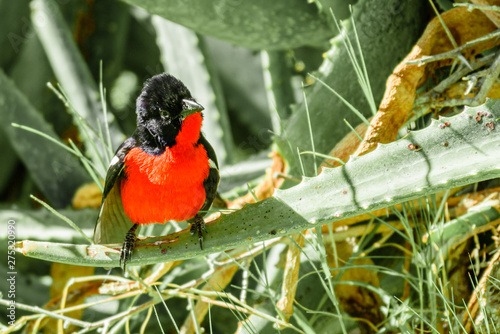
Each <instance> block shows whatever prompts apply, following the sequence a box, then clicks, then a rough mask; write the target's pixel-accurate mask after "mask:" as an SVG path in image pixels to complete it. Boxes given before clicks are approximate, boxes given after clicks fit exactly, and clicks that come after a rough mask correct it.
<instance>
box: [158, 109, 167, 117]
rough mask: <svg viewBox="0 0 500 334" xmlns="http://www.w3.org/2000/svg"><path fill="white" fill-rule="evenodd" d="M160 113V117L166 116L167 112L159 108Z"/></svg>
mask: <svg viewBox="0 0 500 334" xmlns="http://www.w3.org/2000/svg"><path fill="white" fill-rule="evenodd" d="M160 115H161V117H167V116H168V112H167V111H166V110H160Z"/></svg>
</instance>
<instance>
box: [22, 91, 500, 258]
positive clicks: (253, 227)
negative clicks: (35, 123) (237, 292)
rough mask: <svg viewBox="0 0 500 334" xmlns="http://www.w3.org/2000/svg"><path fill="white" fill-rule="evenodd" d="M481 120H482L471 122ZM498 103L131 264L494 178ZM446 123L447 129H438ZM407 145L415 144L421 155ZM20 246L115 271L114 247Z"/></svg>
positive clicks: (141, 247)
mask: <svg viewBox="0 0 500 334" xmlns="http://www.w3.org/2000/svg"><path fill="white" fill-rule="evenodd" d="M478 114H480V115H483V116H481V120H480V121H479V122H478V121H476V119H475V118H476V116H477V115H478ZM498 119H500V100H488V101H487V103H486V104H485V105H483V106H480V107H477V108H466V109H465V111H464V112H463V113H462V114H460V115H457V116H455V117H451V118H442V119H441V120H439V121H434V122H433V123H432V124H431V125H430V126H429V127H428V128H426V129H424V130H421V131H415V132H412V133H410V134H409V135H407V136H406V137H405V138H403V139H401V140H398V141H396V142H393V143H390V144H387V145H380V146H379V147H378V148H377V149H376V150H374V151H373V152H371V153H369V154H366V155H363V156H361V157H357V158H354V159H351V160H350V161H349V162H348V163H346V164H345V165H344V166H342V167H338V168H331V169H325V170H324V171H323V172H322V173H321V174H320V175H319V176H318V177H314V178H305V179H304V180H303V182H302V183H301V184H299V185H297V186H295V187H293V188H290V189H287V190H277V191H276V193H275V195H274V196H273V197H271V198H268V199H266V200H264V201H262V202H259V203H256V204H250V205H247V206H245V207H244V208H243V209H241V210H239V211H236V212H234V213H232V214H223V215H222V217H220V218H219V219H217V220H216V221H214V222H212V223H210V224H208V226H207V230H208V233H207V234H206V236H205V240H204V242H203V245H204V249H203V250H200V248H199V245H198V240H197V238H196V237H193V236H191V235H190V233H189V231H187V230H184V231H181V232H177V233H173V234H170V235H168V236H163V237H151V238H147V239H144V240H140V241H138V242H137V245H136V250H135V252H134V255H133V257H132V260H131V261H130V265H139V264H141V265H144V264H150V263H159V262H165V261H175V260H180V259H187V258H192V257H196V256H201V255H206V254H209V253H215V252H221V251H225V250H228V249H232V248H235V247H240V246H244V245H248V244H252V243H255V242H260V241H264V240H269V239H272V238H275V237H279V236H283V235H285V234H289V233H294V232H298V231H303V230H305V229H308V228H310V227H313V226H320V225H322V224H326V223H331V222H335V221H338V220H341V219H344V218H349V217H354V216H357V215H360V214H362V213H366V212H370V211H373V210H376V209H381V208H386V207H390V206H392V205H395V204H398V203H402V202H405V201H409V200H412V199H415V198H418V197H422V196H427V195H430V194H434V193H436V192H439V191H442V190H445V189H450V188H454V187H459V186H463V185H467V184H471V183H475V182H480V181H484V180H488V179H492V178H496V177H499V176H500V154H498V148H499V147H500V126H499V125H498V121H497V120H498ZM445 122H449V123H450V125H449V126H447V127H439V124H443V123H445ZM411 145H413V146H414V145H418V146H420V148H421V149H420V150H415V149H412V148H411V147H412V146H411ZM120 247H121V245H115V251H110V249H109V248H106V247H104V246H91V247H88V246H86V245H68V244H54V243H36V242H30V241H24V242H19V243H18V244H17V250H18V251H20V252H23V254H25V255H27V256H31V257H36V258H40V259H45V260H49V261H57V262H63V263H70V264H79V265H87V266H104V267H113V266H118V257H119V248H120Z"/></svg>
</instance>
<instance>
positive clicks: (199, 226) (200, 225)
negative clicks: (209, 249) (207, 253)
mask: <svg viewBox="0 0 500 334" xmlns="http://www.w3.org/2000/svg"><path fill="white" fill-rule="evenodd" d="M190 233H191V235H195V234H198V241H199V243H200V249H203V233H208V232H207V225H206V224H205V220H204V219H203V217H202V216H200V215H196V216H195V217H194V218H193V222H192V223H191V229H190Z"/></svg>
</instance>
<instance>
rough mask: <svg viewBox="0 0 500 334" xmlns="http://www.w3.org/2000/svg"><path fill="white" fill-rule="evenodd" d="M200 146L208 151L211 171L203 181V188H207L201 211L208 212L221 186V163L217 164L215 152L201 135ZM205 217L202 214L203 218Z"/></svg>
mask: <svg viewBox="0 0 500 334" xmlns="http://www.w3.org/2000/svg"><path fill="white" fill-rule="evenodd" d="M198 144H201V145H203V146H204V147H205V150H207V155H208V160H209V162H210V171H209V173H208V177H207V178H206V179H205V181H203V186H204V187H205V196H206V198H205V204H203V207H202V208H201V209H200V211H205V212H206V211H208V209H210V206H211V205H212V202H213V201H214V198H215V196H216V195H217V186H218V185H219V179H220V176H219V163H218V162H217V156H216V155H215V151H214V149H213V147H212V145H210V143H209V142H208V140H206V139H205V137H204V136H203V134H200V139H199V140H198ZM203 215H205V214H204V213H202V216H203Z"/></svg>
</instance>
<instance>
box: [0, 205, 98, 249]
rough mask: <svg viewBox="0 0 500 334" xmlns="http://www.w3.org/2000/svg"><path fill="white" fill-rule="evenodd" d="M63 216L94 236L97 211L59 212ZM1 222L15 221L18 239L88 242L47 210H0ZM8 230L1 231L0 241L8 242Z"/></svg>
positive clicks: (66, 210) (70, 210)
mask: <svg viewBox="0 0 500 334" xmlns="http://www.w3.org/2000/svg"><path fill="white" fill-rule="evenodd" d="M58 212H59V213H60V214H61V215H63V216H65V217H67V218H69V219H70V220H71V221H73V222H77V223H78V226H79V227H80V228H81V229H82V230H83V231H84V232H85V233H86V234H87V235H89V236H91V235H92V232H93V229H94V225H95V221H96V218H97V214H98V212H97V210H94V209H84V210H72V209H63V210H59V211H58ZM0 219H1V221H4V222H7V221H9V220H14V221H15V224H16V238H17V239H18V240H19V239H33V240H46V241H49V240H50V241H51V242H75V243H79V242H81V243H85V242H86V240H85V239H84V238H83V237H82V236H81V234H80V233H78V232H77V231H76V230H74V229H73V228H71V227H70V226H69V225H68V224H67V223H66V222H64V221H62V220H61V219H60V218H58V217H56V216H55V215H54V214H52V213H51V212H49V211H48V210H46V209H44V208H43V209H36V210H19V209H15V208H12V209H0ZM7 233H8V231H7V229H4V231H0V240H7V237H8V234H7Z"/></svg>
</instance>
